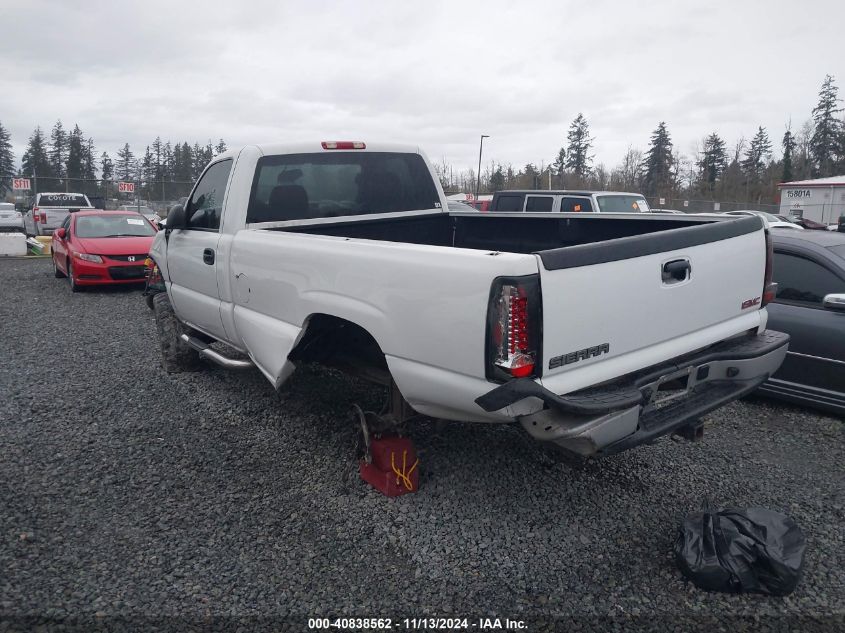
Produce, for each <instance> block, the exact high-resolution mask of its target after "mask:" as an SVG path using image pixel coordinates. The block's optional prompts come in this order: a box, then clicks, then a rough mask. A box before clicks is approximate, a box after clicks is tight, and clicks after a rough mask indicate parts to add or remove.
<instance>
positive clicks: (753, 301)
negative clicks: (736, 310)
mask: <svg viewBox="0 0 845 633" xmlns="http://www.w3.org/2000/svg"><path fill="white" fill-rule="evenodd" d="M758 305H760V297H755V298H754V299H746V300H745V301H743V302H742V307H741V308H740V309H741V310H745V309H747V308H751V307H754V306H758Z"/></svg>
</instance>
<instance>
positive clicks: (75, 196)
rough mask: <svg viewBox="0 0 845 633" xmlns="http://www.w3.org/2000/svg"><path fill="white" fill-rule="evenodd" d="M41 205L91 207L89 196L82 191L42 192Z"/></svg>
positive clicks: (39, 204)
mask: <svg viewBox="0 0 845 633" xmlns="http://www.w3.org/2000/svg"><path fill="white" fill-rule="evenodd" d="M37 206H39V207H90V206H91V204H90V203H89V202H88V198H86V197H85V195H84V194H81V193H42V194H41V197H40V198H38V205H37Z"/></svg>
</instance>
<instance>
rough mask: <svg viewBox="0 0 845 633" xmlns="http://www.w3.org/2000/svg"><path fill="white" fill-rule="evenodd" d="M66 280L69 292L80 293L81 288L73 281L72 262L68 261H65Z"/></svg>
mask: <svg viewBox="0 0 845 633" xmlns="http://www.w3.org/2000/svg"><path fill="white" fill-rule="evenodd" d="M67 278H68V281H70V291H71V292H82V290H83V288H82V286H80V285H79V284H77V283H76V282H75V281H74V279H73V262H71V260H70V259H68V260H67Z"/></svg>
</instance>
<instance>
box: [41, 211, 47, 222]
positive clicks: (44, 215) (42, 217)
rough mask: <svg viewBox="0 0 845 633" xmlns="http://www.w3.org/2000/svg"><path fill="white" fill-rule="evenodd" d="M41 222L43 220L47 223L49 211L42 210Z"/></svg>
mask: <svg viewBox="0 0 845 633" xmlns="http://www.w3.org/2000/svg"><path fill="white" fill-rule="evenodd" d="M41 222H43V223H44V224H47V212H46V211H42V212H41Z"/></svg>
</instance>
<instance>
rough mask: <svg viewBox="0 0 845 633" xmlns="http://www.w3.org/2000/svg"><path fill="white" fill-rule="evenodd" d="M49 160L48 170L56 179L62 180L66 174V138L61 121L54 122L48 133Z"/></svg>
mask: <svg viewBox="0 0 845 633" xmlns="http://www.w3.org/2000/svg"><path fill="white" fill-rule="evenodd" d="M47 155H48V156H49V158H50V170H51V171H52V175H53V176H55V177H56V178H60V179H61V178H64V177H65V175H66V174H67V172H66V165H67V159H68V138H67V132H65V129H64V127H63V126H62V122H61V120H59V121H56V124H55V125H54V126H53V130H52V131H51V132H50V148H49V150H48V152H47Z"/></svg>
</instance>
